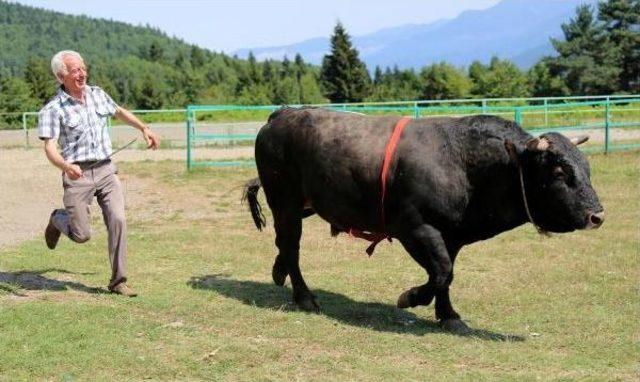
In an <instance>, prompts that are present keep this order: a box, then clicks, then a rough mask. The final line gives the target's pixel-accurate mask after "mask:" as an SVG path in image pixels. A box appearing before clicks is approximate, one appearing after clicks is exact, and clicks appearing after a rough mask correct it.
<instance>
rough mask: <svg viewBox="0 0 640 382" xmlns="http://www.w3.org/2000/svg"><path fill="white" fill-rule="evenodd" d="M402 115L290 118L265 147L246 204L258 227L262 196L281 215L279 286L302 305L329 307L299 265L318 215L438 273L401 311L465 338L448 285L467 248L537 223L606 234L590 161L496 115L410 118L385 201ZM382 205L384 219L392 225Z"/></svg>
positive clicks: (285, 112)
mask: <svg viewBox="0 0 640 382" xmlns="http://www.w3.org/2000/svg"><path fill="white" fill-rule="evenodd" d="M398 120H399V117H393V116H383V117H372V116H364V115H359V114H355V113H340V112H332V111H328V110H323V109H313V108H305V109H289V108H285V109H280V110H278V111H276V112H275V113H273V114H272V115H271V116H270V117H269V121H268V123H267V124H266V125H265V126H264V127H262V129H261V130H260V132H259V133H258V136H257V138H256V146H255V158H256V164H257V167H258V173H259V177H260V178H259V181H258V180H257V179H254V180H252V181H249V182H248V183H247V187H246V189H245V194H244V196H245V198H247V199H248V200H249V206H250V209H251V212H252V216H253V219H254V221H255V223H256V226H257V227H258V229H261V228H262V226H264V224H265V222H264V216H263V215H262V213H261V211H260V205H259V204H258V201H257V192H258V190H259V188H260V186H262V187H263V188H264V192H265V194H266V198H267V202H268V204H269V207H270V208H271V211H272V212H273V219H274V227H275V232H276V246H277V247H278V250H279V253H278V255H277V257H276V259H275V263H274V265H273V271H272V276H273V280H274V282H275V283H276V284H278V285H283V284H284V281H285V279H286V277H287V275H288V276H289V277H290V278H291V284H292V288H293V300H294V301H295V303H296V304H297V305H298V306H300V307H301V308H303V309H306V310H315V311H317V310H318V309H319V306H318V304H317V302H316V299H315V297H314V295H313V294H312V293H311V292H310V291H309V288H308V287H307V285H306V284H305V281H304V279H303V277H302V274H301V272H300V267H299V248H300V244H299V243H300V236H301V233H302V219H303V218H304V217H306V216H309V215H312V214H314V213H317V214H318V215H319V216H320V217H322V218H323V219H324V220H326V221H327V222H329V223H330V224H331V228H332V232H333V233H337V232H341V231H344V232H349V231H350V230H352V229H353V230H359V231H362V232H365V231H366V232H372V233H381V234H383V236H387V237H389V238H394V239H397V240H398V241H400V243H402V245H403V246H404V248H405V249H406V250H407V252H409V254H410V255H411V257H412V258H413V259H414V260H415V261H416V262H417V263H418V264H420V265H421V266H422V267H423V268H424V269H425V270H426V271H427V274H428V280H427V282H426V283H425V284H424V285H420V286H416V287H413V288H410V289H408V290H407V291H405V292H404V293H402V294H401V295H400V297H399V299H398V307H400V308H407V307H415V306H417V305H429V304H430V303H431V302H432V301H433V299H434V298H435V313H436V317H437V318H438V319H439V320H440V322H441V324H442V325H443V327H445V328H447V329H450V330H456V331H457V330H466V329H467V328H466V325H465V324H464V323H463V322H462V320H460V316H459V315H458V313H456V311H455V310H454V309H453V307H452V305H451V301H450V299H449V285H450V284H451V281H452V280H453V264H454V261H455V259H456V255H457V254H458V252H459V251H460V249H461V248H462V247H463V246H464V245H466V244H470V243H473V242H476V241H478V240H483V239H487V238H490V237H493V236H495V235H497V234H499V233H501V232H505V231H508V230H510V229H512V228H515V227H517V226H520V225H522V224H524V223H526V222H527V221H531V222H532V223H534V224H535V225H536V226H537V227H538V228H539V229H540V230H543V231H551V232H569V231H573V230H576V229H585V228H597V227H599V226H600V225H601V224H602V222H603V220H604V212H603V208H602V206H601V205H600V203H599V201H598V197H597V195H596V193H595V191H594V190H593V188H592V186H591V182H590V179H589V176H590V174H589V163H588V162H587V160H586V158H585V156H584V155H583V154H582V153H581V152H580V151H579V150H578V148H577V147H576V145H577V144H579V143H582V142H583V141H584V140H586V139H574V140H570V139H568V138H566V137H565V136H563V135H561V134H557V133H548V134H545V135H543V136H541V137H540V138H534V137H533V136H531V135H529V134H528V133H526V132H525V131H524V130H523V129H522V128H521V127H520V126H518V125H517V124H516V123H513V122H510V121H507V120H504V119H501V118H499V117H494V116H485V115H478V116H470V117H463V118H426V119H415V120H411V121H410V122H409V123H408V124H407V125H406V129H405V130H404V133H403V134H402V136H401V139H400V140H399V142H398V145H397V150H396V151H395V153H394V155H393V160H392V162H391V166H390V168H389V171H388V177H387V179H386V185H387V189H386V195H385V197H384V201H382V199H381V178H380V175H381V167H382V162H383V156H384V154H385V147H386V145H387V143H388V141H389V138H390V136H391V134H392V132H393V130H394V126H395V125H396V123H397V122H398ZM382 203H384V221H382V220H383V217H382V216H383V215H382V208H383V207H382Z"/></svg>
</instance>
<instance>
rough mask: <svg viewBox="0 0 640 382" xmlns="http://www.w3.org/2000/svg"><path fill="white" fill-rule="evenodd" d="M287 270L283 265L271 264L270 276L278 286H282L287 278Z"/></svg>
mask: <svg viewBox="0 0 640 382" xmlns="http://www.w3.org/2000/svg"><path fill="white" fill-rule="evenodd" d="M287 275H288V274H287V271H286V269H284V267H281V266H278V264H273V269H272V270H271V277H272V278H273V282H274V283H275V284H276V285H278V286H283V285H284V282H285V280H286V279H287Z"/></svg>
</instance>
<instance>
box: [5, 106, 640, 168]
mask: <svg viewBox="0 0 640 382" xmlns="http://www.w3.org/2000/svg"><path fill="white" fill-rule="evenodd" d="M291 106H293V107H299V106H302V105H291ZM309 106H318V107H324V108H328V109H332V110H342V111H351V112H359V113H364V114H369V115H385V114H386V115H389V114H393V115H406V116H412V117H415V118H420V117H436V116H464V115H472V114H493V115H498V116H501V117H503V118H506V119H511V120H514V121H516V122H518V123H519V124H520V125H522V126H523V127H524V128H525V129H527V130H528V131H529V132H530V133H531V134H534V135H538V134H542V133H544V132H546V131H551V130H553V131H560V132H563V133H566V134H567V135H571V134H578V133H580V132H583V133H584V132H586V133H588V134H590V135H591V137H592V139H591V140H590V142H589V143H588V144H586V145H583V146H586V148H585V150H586V151H589V152H605V153H607V152H610V151H612V150H621V149H637V148H640V95H611V96H582V97H545V98H492V99H452V100H428V101H397V102H365V103H351V104H320V105H309ZM278 108H280V106H279V105H269V106H237V105H211V106H203V105H195V106H189V107H187V108H186V109H171V110H134V111H133V112H134V113H136V114H142V118H143V119H144V120H145V121H146V122H151V123H152V126H153V128H154V129H155V130H157V131H158V132H159V133H160V135H161V136H162V138H163V139H162V143H163V146H162V148H175V149H179V150H185V151H186V161H187V167H188V168H189V169H192V168H193V167H197V166H235V165H246V164H252V163H253V161H252V159H253V153H252V150H249V149H250V148H251V146H252V145H253V140H254V139H255V136H256V134H257V132H258V130H259V129H260V127H261V126H262V125H263V124H264V122H265V121H266V120H267V118H268V116H269V114H270V113H271V112H273V111H274V110H277V109H278ZM5 114H7V113H5ZM7 116H8V117H11V119H12V120H13V121H14V124H15V123H19V122H17V121H19V120H20V118H21V122H22V129H21V131H20V130H18V129H13V130H2V131H0V133H1V134H2V135H0V146H1V147H14V146H15V147H19V146H21V145H22V146H24V147H27V148H28V147H29V146H31V145H34V144H36V143H38V142H37V141H38V140H37V134H36V132H35V126H36V123H37V113H35V112H26V113H20V114H16V113H11V115H10V116H9V115H8V114H7ZM0 117H2V116H0ZM185 121H186V134H185ZM15 127H18V126H15ZM7 133H10V134H7ZM111 133H112V139H113V140H114V144H115V145H116V146H118V145H119V144H120V143H124V142H128V141H129V140H130V139H131V137H133V136H135V135H137V132H136V131H135V130H134V129H131V128H129V127H126V126H122V125H118V124H115V123H114V125H113V126H112V127H111ZM20 134H22V136H20ZM8 137H9V138H10V139H8ZM583 146H581V148H582V147H583ZM221 147H224V148H230V149H233V150H230V151H234V152H233V153H230V154H229V155H227V156H228V157H229V158H230V159H228V160H209V159H207V155H200V154H204V153H205V152H206V151H207V150H208V149H210V148H221ZM238 148H240V149H244V150H238ZM217 151H218V154H219V152H220V150H217ZM235 151H241V153H240V155H239V156H238V155H236V153H235ZM211 157H219V155H217V154H216V155H212V156H210V158H211Z"/></svg>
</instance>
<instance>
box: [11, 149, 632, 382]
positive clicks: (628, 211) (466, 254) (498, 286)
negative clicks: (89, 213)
mask: <svg viewBox="0 0 640 382" xmlns="http://www.w3.org/2000/svg"><path fill="white" fill-rule="evenodd" d="M590 161H591V166H592V174H593V175H592V177H593V183H594V185H595V188H596V190H597V191H598V193H599V195H600V198H601V201H602V204H603V205H604V207H605V210H606V222H605V224H604V225H603V227H602V228H601V229H599V230H597V231H587V232H576V233H571V234H565V235H554V236H553V237H551V238H544V237H541V236H539V235H538V234H536V233H535V230H534V229H533V228H532V227H531V225H526V226H523V227H520V228H518V229H515V230H513V231H511V232H507V233H505V234H502V235H500V236H498V237H496V238H493V239H491V240H488V241H485V242H480V243H476V244H474V245H472V246H469V247H466V248H465V249H463V251H462V252H461V254H460V256H459V257H458V261H457V263H456V279H455V281H454V283H453V288H452V299H453V303H454V307H455V308H456V309H457V310H458V312H460V313H461V315H462V316H463V319H465V320H466V321H467V323H468V324H469V326H470V327H472V328H473V332H472V334H471V335H468V336H459V335H454V334H449V333H446V332H443V331H441V330H440V329H439V327H438V325H437V323H436V322H435V318H434V313H433V307H431V306H430V307H422V308H415V309H409V310H406V311H402V310H398V309H396V308H395V302H396V299H397V297H398V296H399V295H400V293H402V292H403V291H404V290H405V289H407V288H409V287H411V286H414V285H418V284H422V283H423V282H424V280H425V275H424V273H423V272H422V270H421V268H419V266H418V265H417V264H415V263H414V262H413V261H412V260H411V259H410V258H409V256H408V255H407V254H406V253H405V252H404V250H403V249H402V247H401V245H400V244H399V243H397V242H394V243H393V244H389V243H383V244H381V245H379V246H378V248H377V250H376V253H375V254H374V255H373V256H372V257H371V258H368V257H367V256H366V254H365V253H364V249H365V248H366V246H367V243H366V242H364V241H360V240H356V239H352V238H348V237H345V236H340V237H338V238H331V237H330V236H329V227H328V225H327V224H326V223H324V222H322V221H321V220H320V219H318V218H317V217H313V218H309V219H307V220H305V223H304V231H303V240H302V244H301V253H302V255H301V268H302V271H303V274H304V275H305V276H306V280H307V283H308V284H309V286H310V287H311V289H312V291H314V293H316V295H317V297H318V301H319V303H320V304H321V307H322V309H323V313H322V314H319V315H317V314H308V313H304V312H299V311H297V310H296V309H295V308H294V307H293V306H292V305H291V303H290V302H291V295H290V293H291V289H290V286H289V281H287V284H286V285H285V287H284V288H283V287H277V286H274V285H273V284H272V282H271V276H270V274H271V265H272V262H273V259H274V255H275V246H274V244H273V242H274V232H273V229H272V228H271V226H270V225H271V224H272V219H271V218H270V215H268V214H267V219H268V225H269V228H268V229H267V230H266V231H265V232H262V233H260V232H258V231H256V230H255V227H254V226H253V222H252V221H251V217H250V214H249V213H248V211H246V206H242V205H240V202H239V201H240V196H241V188H240V185H241V184H242V183H243V182H244V181H245V180H246V179H248V178H251V177H254V176H255V169H250V168H244V169H229V168H227V169H199V170H198V171H196V172H193V173H191V174H187V173H185V171H184V167H185V166H184V163H183V162H178V161H162V162H135V163H122V164H120V172H121V174H123V176H128V177H137V178H140V179H144V180H145V181H147V182H149V184H150V185H151V187H152V189H153V192H152V193H149V194H148V195H145V196H143V197H142V199H143V200H144V202H143V203H142V202H140V203H138V204H137V205H129V207H128V208H129V210H128V220H129V236H128V238H129V253H130V254H129V268H130V280H131V284H132V285H133V286H134V287H135V289H136V290H137V291H139V292H140V293H141V296H139V297H137V298H134V299H127V298H122V297H119V296H114V295H110V294H107V293H105V292H104V286H105V285H106V282H107V281H108V276H109V268H108V260H107V255H106V238H105V229H104V227H103V225H102V223H101V221H100V220H99V218H98V217H97V216H94V222H93V223H94V237H93V239H92V240H91V241H90V242H88V243H86V244H84V245H77V244H72V243H70V242H69V240H66V239H62V240H61V242H60V244H59V246H58V248H57V249H56V250H55V251H49V250H48V249H46V247H45V245H44V242H43V240H41V239H38V240H33V241H29V242H25V243H22V244H20V245H18V246H15V247H12V248H9V249H5V250H1V251H0V348H1V349H2V352H0V379H3V380H12V381H13V380H28V381H31V380H60V381H72V380H98V381H101V380H109V381H110V380H144V379H151V380H231V381H235V380H242V381H244V380H261V381H269V380H276V381H285V380H302V381H309V380H316V381H327V380H336V381H345V380H357V381H379V380H390V381H396V380H419V381H425V380H429V381H460V380H470V381H477V380H513V381H532V380H560V381H567V380H587V381H603V380H607V381H609V380H623V381H636V380H637V378H638V373H639V370H640V369H639V364H638V359H639V357H640V347H639V344H640V342H639V340H640V332H639V328H640V325H639V322H638V318H639V317H640V304H639V299H638V293H639V292H640V289H639V286H638V285H639V279H640V267H639V263H638V250H639V225H638V218H639V215H640V201H639V199H640V196H639V195H640V183H639V182H640V181H639V179H640V170H639V160H638V153H637V152H630V153H617V154H613V155H609V156H603V155H594V156H591V157H590ZM128 192H135V190H129V191H128ZM261 195H262V194H261ZM262 200H263V206H265V210H267V209H266V203H264V199H262Z"/></svg>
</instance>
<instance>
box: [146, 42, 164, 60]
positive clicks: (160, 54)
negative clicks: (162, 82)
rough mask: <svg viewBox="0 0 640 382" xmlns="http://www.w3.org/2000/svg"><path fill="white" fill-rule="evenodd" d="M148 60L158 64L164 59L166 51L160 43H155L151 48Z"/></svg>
mask: <svg viewBox="0 0 640 382" xmlns="http://www.w3.org/2000/svg"><path fill="white" fill-rule="evenodd" d="M146 58H147V59H148V60H149V61H154V62H158V61H160V60H162V59H163V58H164V49H162V46H161V45H160V44H159V43H158V42H156V41H154V42H152V43H151V45H150V46H149V50H148V52H147V56H146Z"/></svg>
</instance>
